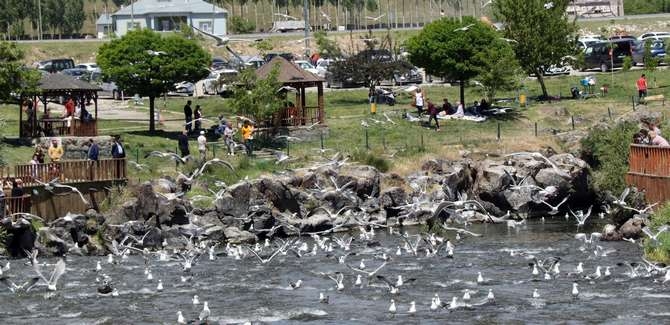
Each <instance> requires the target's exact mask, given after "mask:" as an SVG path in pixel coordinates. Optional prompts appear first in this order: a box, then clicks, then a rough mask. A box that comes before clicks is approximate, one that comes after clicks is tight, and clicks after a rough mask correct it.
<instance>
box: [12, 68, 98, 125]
mask: <svg viewBox="0 0 670 325" xmlns="http://www.w3.org/2000/svg"><path fill="white" fill-rule="evenodd" d="M100 90H102V89H101V88H100V87H99V86H97V85H93V84H91V83H88V82H85V81H82V80H78V79H75V78H73V77H72V76H68V75H65V74H60V73H56V74H47V75H44V76H42V78H41V79H40V81H39V83H38V85H37V89H36V91H34V92H25V93H22V94H21V100H20V101H19V121H20V123H19V137H22V138H36V137H40V136H81V137H83V136H96V135H98V128H97V120H98V91H100ZM68 98H73V99H75V101H76V105H77V106H79V107H81V103H82V102H83V103H85V104H86V106H85V107H86V110H87V111H88V107H87V106H90V104H92V105H93V106H94V110H93V112H91V115H92V116H93V118H92V119H84V120H83V119H81V118H80V117H81V116H77V115H76V114H75V116H72V117H70V118H65V117H63V116H61V115H60V113H53V114H52V113H50V112H49V111H48V108H47V103H48V102H49V101H52V102H61V101H65V100H67V99H68ZM27 100H30V101H31V104H27ZM37 103H42V105H43V109H42V115H41V116H39V117H38V112H39V111H40V109H39V107H38V104H37ZM24 109H25V112H24ZM24 115H25V116H24Z"/></svg>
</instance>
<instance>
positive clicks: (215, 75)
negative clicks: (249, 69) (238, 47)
mask: <svg viewBox="0 0 670 325" xmlns="http://www.w3.org/2000/svg"><path fill="white" fill-rule="evenodd" d="M238 74H239V72H237V70H235V69H222V70H215V71H212V72H210V74H209V76H207V78H205V79H204V80H203V82H202V87H203V88H204V89H203V93H205V94H209V95H220V96H222V97H224V96H227V95H229V94H230V92H231V91H232V89H231V88H230V84H231V83H232V81H234V80H235V79H236V78H237V75H238Z"/></svg>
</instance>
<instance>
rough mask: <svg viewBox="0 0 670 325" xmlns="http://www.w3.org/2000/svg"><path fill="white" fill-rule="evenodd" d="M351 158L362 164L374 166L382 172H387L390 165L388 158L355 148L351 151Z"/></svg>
mask: <svg viewBox="0 0 670 325" xmlns="http://www.w3.org/2000/svg"><path fill="white" fill-rule="evenodd" d="M351 158H352V159H353V160H355V161H358V162H360V163H362V164H365V165H369V166H372V167H375V168H377V170H379V171H380V172H382V173H385V172H387V171H388V170H389V169H390V167H391V164H390V163H389V161H388V160H386V159H384V158H381V157H379V156H378V155H375V154H373V153H370V152H368V151H364V150H355V151H354V152H353V153H352V155H351Z"/></svg>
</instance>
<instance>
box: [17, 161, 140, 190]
mask: <svg viewBox="0 0 670 325" xmlns="http://www.w3.org/2000/svg"><path fill="white" fill-rule="evenodd" d="M126 172H127V170H126V159H101V160H98V161H90V160H66V161H59V162H54V163H47V164H37V165H31V164H27V165H16V166H15V167H14V177H18V178H21V179H22V180H23V183H24V186H37V185H39V182H42V183H46V182H49V181H50V180H52V179H55V178H57V179H59V181H60V182H61V183H81V182H92V181H122V180H125V179H126V178H127V173H126ZM38 181H39V182H38Z"/></svg>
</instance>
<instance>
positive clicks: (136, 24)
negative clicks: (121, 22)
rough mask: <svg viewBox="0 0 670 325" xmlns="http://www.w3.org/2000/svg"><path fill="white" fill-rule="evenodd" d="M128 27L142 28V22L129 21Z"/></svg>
mask: <svg viewBox="0 0 670 325" xmlns="http://www.w3.org/2000/svg"><path fill="white" fill-rule="evenodd" d="M126 28H127V29H128V30H133V29H140V23H139V22H134V23H133V22H128V23H127V24H126Z"/></svg>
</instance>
